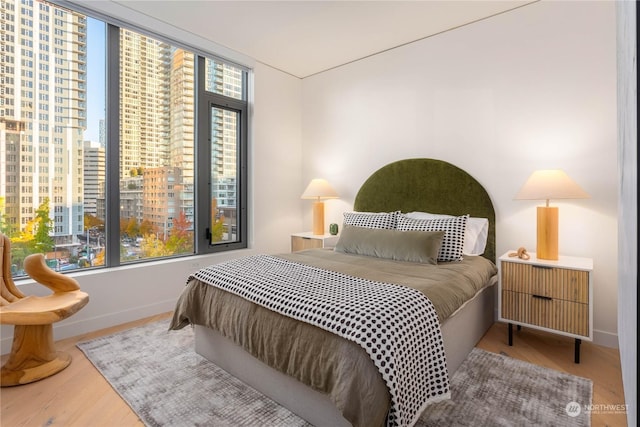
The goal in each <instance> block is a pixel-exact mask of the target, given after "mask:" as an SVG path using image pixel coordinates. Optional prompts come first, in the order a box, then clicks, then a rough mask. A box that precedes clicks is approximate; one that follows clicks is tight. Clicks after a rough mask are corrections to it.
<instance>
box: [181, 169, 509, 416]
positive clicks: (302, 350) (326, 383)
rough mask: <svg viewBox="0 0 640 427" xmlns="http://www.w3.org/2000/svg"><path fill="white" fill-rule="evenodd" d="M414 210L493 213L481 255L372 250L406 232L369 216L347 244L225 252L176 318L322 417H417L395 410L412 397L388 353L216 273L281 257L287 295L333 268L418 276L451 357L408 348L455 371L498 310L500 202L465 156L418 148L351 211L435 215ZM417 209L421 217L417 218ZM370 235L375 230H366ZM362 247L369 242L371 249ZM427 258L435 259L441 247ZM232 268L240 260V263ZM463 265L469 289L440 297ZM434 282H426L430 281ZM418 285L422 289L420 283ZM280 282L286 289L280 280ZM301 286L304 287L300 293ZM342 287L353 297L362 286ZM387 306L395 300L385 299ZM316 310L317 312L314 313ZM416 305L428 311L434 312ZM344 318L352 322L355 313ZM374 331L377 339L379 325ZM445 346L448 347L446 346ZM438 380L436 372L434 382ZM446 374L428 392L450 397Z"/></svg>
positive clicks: (407, 280)
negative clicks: (393, 373) (389, 364)
mask: <svg viewBox="0 0 640 427" xmlns="http://www.w3.org/2000/svg"><path fill="white" fill-rule="evenodd" d="M409 212H418V213H427V212H428V213H429V214H430V215H439V214H441V215H449V216H451V217H452V218H462V217H463V216H466V218H467V219H466V220H465V221H468V218H469V217H471V218H476V219H477V218H481V219H486V222H487V230H486V240H485V244H484V247H483V249H484V250H483V253H482V255H481V256H479V255H466V254H465V255H464V256H462V257H461V259H460V261H456V262H440V261H438V262H433V263H431V262H415V260H413V259H412V260H411V261H407V260H406V259H394V257H395V256H396V249H397V248H396V249H394V251H392V252H393V256H391V257H380V256H378V255H376V256H371V255H372V254H371V253H369V252H368V251H370V250H371V249H370V246H367V245H368V243H367V245H364V246H362V244H361V243H362V241H367V242H369V241H370V240H371V239H370V237H371V236H374V237H375V242H379V241H380V239H379V236H385V237H389V240H388V241H393V239H395V238H396V236H397V235H398V234H399V233H398V232H396V231H395V230H393V231H391V230H389V231H387V230H367V231H364V230H363V228H367V227H359V226H357V225H360V224H357V223H356V224H351V225H347V226H345V227H343V231H342V234H341V236H340V241H339V246H340V248H337V249H340V250H327V249H314V250H307V251H302V252H297V253H293V254H279V255H276V256H266V257H264V258H259V259H251V260H249V259H247V260H245V259H241V260H238V261H237V262H232V263H234V265H233V266H231V265H227V264H228V263H225V265H224V266H222V267H221V266H220V265H217V266H212V267H211V268H210V269H209V268H208V269H203V270H201V271H199V272H197V273H196V274H194V275H192V276H191V277H190V278H189V280H188V284H187V288H185V291H184V292H183V294H182V295H181V297H180V299H179V301H178V302H177V304H176V310H175V312H174V317H173V319H172V322H171V326H170V327H171V328H172V329H179V328H182V327H184V326H186V325H188V324H192V325H194V327H195V335H196V343H195V351H196V352H197V353H199V354H201V355H202V356H204V357H205V358H207V359H209V360H211V361H212V362H214V363H216V364H217V365H218V366H220V367H222V368H223V369H225V370H226V371H228V372H229V373H231V374H232V375H234V376H236V377H237V378H239V379H241V380H242V381H244V382H246V383H247V384H249V385H251V386H252V387H254V388H255V389H257V390H259V391H261V392H262V393H264V394H265V395H266V396H268V397H270V398H272V399H273V400H275V401H276V402H278V403H280V404H281V405H283V406H284V407H286V408H288V409H290V410H291V411H292V412H294V413H296V414H298V415H299V416H301V417H302V418H303V419H305V420H307V421H308V422H309V423H311V424H312V425H315V426H341V425H362V426H376V425H384V424H385V423H387V422H389V420H388V419H387V418H388V417H391V418H390V419H391V420H392V422H390V424H398V425H411V424H413V423H414V422H415V418H411V417H409V418H407V417H406V416H404V415H397V418H396V414H401V412H399V411H398V412H396V411H397V406H398V404H397V402H398V400H403V398H402V396H401V398H400V399H399V398H398V397H397V395H396V394H395V393H396V392H395V389H393V388H391V387H389V381H388V375H389V374H386V375H385V373H384V372H383V370H381V369H380V363H382V364H383V365H384V361H383V362H379V361H376V360H374V359H375V358H374V357H373V356H374V354H372V353H371V350H370V349H367V348H366V346H364V345H363V343H359V342H358V340H357V339H355V338H349V337H346V338H345V336H342V337H340V336H336V334H335V333H332V332H331V330H332V329H331V328H323V327H322V325H320V324H309V323H306V322H301V321H299V320H296V319H294V318H292V317H295V316H291V315H289V314H288V312H287V311H286V310H288V309H283V310H282V311H279V312H278V311H274V310H272V309H270V308H267V307H271V308H273V307H272V306H270V305H269V304H270V303H268V304H261V303H256V301H257V302H261V301H262V300H261V299H260V298H262V296H259V297H258V299H257V300H255V299H254V302H251V301H249V300H248V299H246V298H245V297H247V295H245V293H246V292H247V291H246V290H245V289H244V288H242V290H239V291H236V290H235V288H233V289H232V291H230V289H220V288H218V287H214V286H210V284H207V283H206V282H207V281H210V275H211V274H214V273H215V274H216V275H217V276H216V279H215V280H217V281H223V282H226V281H228V280H227V279H229V277H231V276H233V280H235V281H236V282H243V285H242V286H244V282H254V281H260V280H262V278H261V276H262V274H260V273H254V272H252V271H255V272H262V271H265V270H266V269H270V268H271V266H272V265H277V271H278V273H277V274H284V273H281V272H280V271H281V270H282V271H286V274H289V271H290V270H291V271H295V277H296V278H299V280H300V284H301V288H300V290H299V291H298V290H296V289H293V288H290V289H289V290H285V291H283V292H284V293H287V298H292V299H293V300H295V301H298V300H297V298H299V297H300V298H302V297H304V295H303V294H305V293H306V292H307V288H305V287H304V286H312V287H313V283H311V284H309V283H306V282H309V281H311V282H312V281H313V280H315V279H314V277H317V276H314V275H311V273H309V272H313V273H314V274H316V273H317V274H320V275H322V277H325V276H327V275H328V276H329V277H331V279H332V280H346V279H349V280H350V279H351V278H354V280H357V281H361V282H362V283H364V284H365V285H367V286H368V285H369V284H370V283H373V282H375V283H379V282H381V283H383V284H386V283H398V284H404V285H406V287H407V288H409V287H411V292H422V293H424V294H427V296H429V298H430V299H433V300H434V301H435V303H434V304H433V305H434V306H437V309H436V310H434V313H435V315H436V316H437V322H436V323H438V324H439V325H438V332H437V333H438V334H441V338H437V337H436V338H433V341H438V340H440V341H441V342H442V343H443V350H442V351H443V353H444V355H446V359H445V358H443V359H442V361H439V360H438V363H443V364H445V369H444V370H442V369H440V370H439V368H438V367H437V363H436V362H434V361H431V360H429V357H426V356H424V355H423V354H422V353H424V354H427V351H426V350H425V351H424V352H422V351H412V352H411V353H412V354H411V355H410V356H409V357H412V358H415V359H417V358H420V362H419V363H423V364H424V366H426V364H427V363H428V365H429V369H431V367H432V365H433V366H435V367H434V368H433V369H434V370H435V372H436V374H435V376H436V377H437V376H438V375H439V374H440V373H444V374H445V375H446V376H451V375H453V373H454V372H455V371H456V369H457V368H458V366H459V365H460V364H461V363H462V361H463V360H464V359H465V357H466V356H467V354H468V353H469V352H470V351H471V349H472V348H473V347H474V346H475V344H476V343H477V342H478V341H479V340H480V338H481V337H482V336H483V335H484V333H485V332H486V330H487V329H488V328H489V327H490V326H491V324H493V322H494V318H495V314H494V302H495V299H496V297H495V286H494V285H495V283H496V273H497V270H496V268H495V264H494V263H495V213H494V209H493V204H492V202H491V199H490V197H489V195H488V194H487V192H486V191H485V189H484V188H483V187H482V185H480V184H479V183H478V182H477V181H476V180H475V179H474V178H473V177H471V176H470V175H469V174H467V173H466V172H465V171H463V170H461V169H460V168H458V167H456V166H454V165H452V164H450V163H447V162H444V161H441V160H434V159H407V160H401V161H397V162H393V163H390V164H388V165H386V166H384V167H383V168H381V169H379V170H378V171H376V172H374V173H373V174H372V175H371V176H370V177H369V178H368V179H367V180H366V181H365V183H364V184H363V185H362V186H361V188H360V190H359V192H358V194H357V196H356V198H355V201H354V212H353V213H352V214H354V215H356V216H357V217H358V215H359V214H358V213H390V214H391V213H393V214H396V215H400V216H401V217H402V218H403V219H402V221H404V223H405V225H406V224H410V225H411V224H418V223H420V224H425V223H431V222H430V221H429V220H427V221H426V222H424V221H423V222H420V221H421V220H422V218H421V217H420V216H417V217H413V218H411V219H407V218H408V217H407V216H406V215H404V214H403V213H405V214H406V213H409ZM346 215H347V214H345V219H346V218H347V216H346ZM358 218H362V216H359V217H358ZM413 219H415V221H414V222H411V221H413ZM398 221H399V220H398V219H396V222H395V223H394V224H395V225H394V227H396V226H398V224H399V223H398ZM447 221H448V220H447ZM465 224H466V223H465ZM352 225H356V226H355V227H354V226H352ZM373 228H377V227H373ZM418 230H421V231H424V230H422V229H418ZM403 231H405V233H403V235H410V234H411V233H413V234H412V235H415V236H420V239H424V238H425V236H427V235H428V237H427V238H428V239H431V240H430V241H433V242H437V243H434V244H435V245H436V246H438V247H439V251H438V249H436V253H437V256H438V257H440V256H441V254H442V251H443V248H442V247H440V242H441V240H437V239H438V238H440V239H442V235H443V234H444V232H440V234H438V232H431V233H427V232H424V233H422V232H414V229H412V228H405V229H404V230H403ZM349 233H355V234H353V236H356V237H354V239H356V240H353V241H354V242H357V243H358V244H355V246H354V245H352V246H350V245H349V243H350V242H352V240H348V239H347V237H346V236H347V235H349V236H351V234H349ZM361 236H366V237H365V238H364V239H365V240H362V237H361ZM357 239H361V240H357ZM367 239H369V240H367ZM434 239H435V240H434ZM343 240H344V242H343ZM420 242H423V240H419V241H418V243H419V244H421V243H420ZM375 245H378V243H375V244H374V246H375ZM401 246H402V247H403V248H402V249H401V250H404V247H405V246H410V245H404V244H403V245H401ZM423 246H424V245H423ZM432 246H433V245H432ZM353 247H355V248H356V250H353ZM362 247H365V250H364V252H362V250H361V249H362ZM434 247H435V246H434ZM374 249H375V250H378V249H379V248H374ZM383 249H384V248H383ZM345 251H346V252H345ZM374 252H375V251H374ZM383 252H384V250H383ZM375 254H378V252H375ZM421 256H422V255H421ZM425 256H426V255H425ZM431 257H432V258H431ZM248 258H250V257H248ZM427 259H428V260H431V259H435V253H434V252H433V248H432V249H431V255H429V256H428V257H427ZM261 262H265V263H268V264H265V265H266V266H267V267H264V266H263V265H262V264H259V263H261ZM231 268H235V270H233V271H230V270H229V269H231ZM252 269H253V270H252ZM327 272H328V273H327ZM291 274H294V273H291ZM427 275H428V279H427ZM460 275H461V276H464V277H463V281H464V282H465V285H464V289H462V286H460V293H462V294H465V295H463V296H456V298H457V299H458V300H459V301H457V302H456V303H455V304H452V303H451V304H450V303H449V302H448V301H445V300H444V299H442V301H441V300H440V296H439V293H444V292H445V291H446V290H448V289H450V288H454V287H455V286H452V285H451V283H453V282H452V280H454V279H453V277H454V276H456V278H455V280H456V281H458V280H459V279H458V278H457V276H460ZM265 276H266V275H265ZM336 277H337V279H335V278H336ZM229 280H230V279H229ZM264 280H265V283H264V286H263V288H261V289H267V288H271V285H272V283H271V282H268V281H266V280H267V279H264ZM296 280H297V279H296ZM467 282H468V283H472V285H468V283H467ZM234 283H235V282H234ZM358 283H360V282H358ZM426 283H428V286H427V285H426ZM456 283H457V282H456ZM423 284H425V285H424V289H423V288H421V286H423ZM302 285H304V286H302ZM233 286H236V284H234V285H233ZM247 286H248V285H247ZM393 286H395V287H394V288H393V289H394V292H395V289H397V288H403V289H404V288H405V287H404V286H403V287H398V286H396V285H393ZM456 286H457V285H456ZM415 287H417V288H419V290H418V291H415V290H414V288H415ZM427 288H428V289H429V290H428V291H427V290H426V289H427ZM275 289H277V290H280V288H278V287H277V286H276V287H275ZM274 292H275V293H277V291H274ZM295 292H300V295H298V294H297V293H295ZM447 292H448V291H447ZM258 294H260V292H258ZM260 295H261V294H260ZM412 295H413V294H412ZM393 298H395V297H389V301H391V302H394V301H395V300H394V299H393ZM339 299H351V296H349V298H344V297H341V298H339ZM287 303H288V304H291V303H290V302H287ZM390 304H391V303H390ZM429 304H431V303H429ZM320 305H322V304H320ZM392 305H393V304H392ZM329 310H333V308H330V309H329ZM382 311H391V310H387V309H386V308H385V309H384V310H382ZM306 314H307V312H305V316H306ZM415 317H419V318H421V319H422V318H423V317H426V316H415ZM305 319H306V317H305ZM341 321H342V322H344V319H341ZM420 321H422V320H420ZM347 323H348V322H347ZM427 323H428V322H427ZM425 324H426V323H425ZM319 326H320V327H319ZM425 327H427V326H425ZM419 328H422V326H419ZM406 329H409V330H411V329H415V327H413V326H412V327H407V328H406ZM343 330H344V329H343ZM347 334H348V332H347ZM429 336H431V334H429ZM438 337H440V335H438ZM378 338H379V336H378ZM403 339H404V338H403ZM430 339H431V338H430ZM363 340H364V338H363ZM373 340H374V341H375V337H374V338H373ZM367 345H369V343H367ZM387 347H388V346H387ZM434 351H435V350H434ZM374 353H375V350H374ZM433 354H439V353H433ZM416 355H417V356H416ZM379 356H380V355H378V359H379V358H380V357H379ZM423 356H424V357H423ZM437 358H438V359H440V356H439V355H438V356H437ZM425 359H426V360H425ZM398 364H400V363H398ZM416 366H423V365H416ZM430 372H431V371H430ZM431 376H432V377H433V375H431ZM431 381H432V382H431V383H430V384H432V385H433V384H435V382H433V380H431ZM436 382H437V384H436V385H437V386H438V387H440V384H441V382H444V383H446V384H445V385H444V386H443V390H441V391H437V393H436V392H434V393H433V395H434V396H435V398H430V400H429V402H432V401H436V400H437V399H438V398H439V397H441V398H447V397H448V389H446V387H448V378H447V381H444V380H442V381H441V380H440V379H437V381H436ZM431 388H432V390H433V387H431ZM424 408H427V410H428V406H426V405H425V406H424V407H420V410H419V411H422V410H423V409H424ZM414 412H415V411H414ZM390 414H393V416H391V415H390Z"/></svg>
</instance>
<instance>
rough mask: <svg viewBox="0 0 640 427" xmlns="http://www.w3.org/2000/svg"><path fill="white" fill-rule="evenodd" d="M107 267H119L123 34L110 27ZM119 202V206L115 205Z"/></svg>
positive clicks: (107, 132)
mask: <svg viewBox="0 0 640 427" xmlns="http://www.w3.org/2000/svg"><path fill="white" fill-rule="evenodd" d="M106 44H107V70H106V79H107V90H106V104H107V107H106V109H107V111H106V117H105V119H106V123H107V129H106V152H105V164H106V165H105V168H106V171H105V175H106V176H105V193H106V197H105V210H106V213H105V235H106V240H107V242H106V249H105V250H106V256H105V266H106V267H115V266H118V265H120V30H119V28H118V27H116V26H114V25H111V24H109V25H107V43H106ZM114 201H116V203H114Z"/></svg>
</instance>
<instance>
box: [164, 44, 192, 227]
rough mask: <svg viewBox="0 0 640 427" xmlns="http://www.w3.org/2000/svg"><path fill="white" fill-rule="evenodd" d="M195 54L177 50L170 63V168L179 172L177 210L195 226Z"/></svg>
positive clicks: (176, 190) (177, 178) (175, 189)
mask: <svg viewBox="0 0 640 427" xmlns="http://www.w3.org/2000/svg"><path fill="white" fill-rule="evenodd" d="M194 91H195V55H194V54H193V53H191V52H187V51H185V50H183V49H174V50H173V53H172V60H171V89H170V94H171V95H170V96H171V103H170V105H171V109H170V116H171V141H170V153H171V156H170V165H171V166H173V167H175V168H176V170H178V171H179V173H177V174H176V177H175V178H176V182H175V183H174V184H175V186H174V188H173V192H174V193H175V194H176V199H177V203H178V206H177V211H178V212H176V213H175V214H174V215H172V217H176V216H177V214H178V213H179V212H180V211H182V212H184V214H185V216H186V218H187V220H188V221H189V222H190V223H191V224H193V222H194V221H193V217H194V163H195V156H194V143H195V117H194V115H195V96H194V95H195V93H194Z"/></svg>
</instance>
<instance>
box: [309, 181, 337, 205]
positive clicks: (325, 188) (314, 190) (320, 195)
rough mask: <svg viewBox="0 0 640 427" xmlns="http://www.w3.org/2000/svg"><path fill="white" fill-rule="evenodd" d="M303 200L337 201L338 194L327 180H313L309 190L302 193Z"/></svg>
mask: <svg viewBox="0 0 640 427" xmlns="http://www.w3.org/2000/svg"><path fill="white" fill-rule="evenodd" d="M302 198H303V199H316V200H321V199H337V198H338V193H336V190H334V189H333V187H331V185H329V183H328V182H327V180H326V179H321V178H315V179H312V180H311V182H310V183H309V185H307V188H306V189H305V190H304V193H302Z"/></svg>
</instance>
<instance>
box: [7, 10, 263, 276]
mask: <svg viewBox="0 0 640 427" xmlns="http://www.w3.org/2000/svg"><path fill="white" fill-rule="evenodd" d="M50 3H52V4H53V5H56V6H59V7H61V8H65V9H68V10H71V11H74V12H77V13H80V14H83V15H85V16H86V17H87V18H93V19H96V20H100V21H102V22H103V23H104V24H105V27H106V28H105V31H106V35H105V49H106V52H105V55H106V70H105V79H106V81H105V85H106V90H105V117H104V120H105V133H106V138H105V140H106V145H105V148H106V150H105V200H106V201H105V218H104V225H105V262H104V265H101V266H95V267H88V268H78V269H74V270H68V271H65V272H64V273H77V272H79V271H89V270H98V269H103V268H112V267H118V266H121V265H135V264H144V263H148V262H157V261H163V260H168V259H173V258H182V257H188V256H194V255H202V254H210V253H218V252H224V251H230V250H237V249H244V248H247V247H248V236H249V231H250V230H249V224H248V194H249V181H248V175H249V173H248V164H249V153H248V140H249V133H248V132H249V93H250V92H251V88H250V87H249V82H250V81H252V79H251V73H252V70H251V68H249V67H247V66H244V65H241V64H238V63H237V62H234V61H231V60H227V59H224V58H222V57H221V56H218V55H216V54H215V53H212V52H208V51H205V50H202V49H200V48H197V47H195V46H193V45H189V44H188V43H184V42H180V41H178V40H175V39H172V38H170V37H167V36H165V35H162V34H157V33H155V32H153V31H149V30H146V29H145V28H141V27H139V26H137V25H135V24H132V23H129V22H125V21H122V20H120V19H118V18H114V17H111V16H108V15H107V14H105V13H101V12H99V11H95V10H92V9H91V8H90V6H89V7H87V6H85V5H80V4H77V3H75V2H70V1H65V0H52V1H50ZM121 28H122V29H126V30H130V31H135V32H137V33H140V34H142V35H145V36H147V37H150V38H153V39H156V40H159V41H162V42H165V43H168V44H170V45H171V46H173V47H176V48H179V49H185V50H187V51H189V52H191V53H193V54H194V58H195V59H194V60H195V64H194V70H195V88H194V98H195V99H194V105H195V106H196V108H197V111H196V112H195V114H194V153H193V156H194V190H193V191H194V194H193V197H194V218H193V229H194V235H193V241H194V247H193V252H192V253H183V254H173V255H168V256H162V257H153V258H142V259H138V260H134V261H122V260H121V254H120V244H121V235H120V214H121V212H120V178H119V176H120V170H119V169H120V155H121V153H120V152H121V141H120V131H121V130H120V125H121V123H120V99H121V96H120V29H121ZM207 59H209V60H213V61H216V62H222V63H225V64H229V65H231V66H233V67H236V68H238V69H240V70H241V71H242V88H243V93H242V97H241V99H235V98H232V97H229V96H224V95H221V94H216V93H213V92H208V91H206V84H205V83H206V69H205V67H206V61H207ZM212 107H219V108H223V109H229V110H233V111H235V112H238V113H239V117H240V123H239V125H238V126H239V138H238V149H237V153H236V161H237V180H238V183H237V192H238V196H237V198H236V204H237V207H236V215H237V220H236V221H237V227H238V234H237V237H236V239H235V240H234V241H232V242H220V243H213V244H211V243H210V242H209V239H208V238H207V237H208V236H207V231H208V227H209V224H211V218H210V217H211V212H210V209H209V206H210V203H211V161H210V160H211V140H210V128H211V125H210V123H209V122H210V117H209V113H210V109H211V108H212ZM109 201H117V202H116V203H113V202H111V203H108V202H109ZM17 278H21V277H17Z"/></svg>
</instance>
